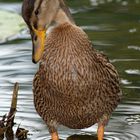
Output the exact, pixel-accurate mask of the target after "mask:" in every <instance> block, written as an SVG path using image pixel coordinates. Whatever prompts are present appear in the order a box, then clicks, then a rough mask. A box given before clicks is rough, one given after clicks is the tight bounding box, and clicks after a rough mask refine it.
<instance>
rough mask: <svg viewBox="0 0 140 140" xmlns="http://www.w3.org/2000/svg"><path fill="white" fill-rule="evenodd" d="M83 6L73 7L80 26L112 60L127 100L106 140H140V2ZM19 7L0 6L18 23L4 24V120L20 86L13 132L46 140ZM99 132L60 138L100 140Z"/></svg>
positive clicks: (0, 73)
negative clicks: (35, 102)
mask: <svg viewBox="0 0 140 140" xmlns="http://www.w3.org/2000/svg"><path fill="white" fill-rule="evenodd" d="M0 2H1V1H0ZM80 2H81V3H79V1H78V0H73V1H69V5H70V7H71V12H72V13H73V17H74V19H75V20H76V23H77V24H78V25H79V26H81V28H83V29H84V30H85V31H86V32H87V34H88V35H89V38H90V39H91V40H92V41H93V44H94V47H95V48H96V49H98V50H100V51H103V52H104V53H105V54H106V55H108V57H109V59H110V60H111V62H112V63H113V64H114V65H115V66H116V68H117V70H118V72H119V74H120V77H121V87H122V89H123V95H124V96H123V100H122V102H121V103H120V105H119V106H118V108H117V109H116V110H115V112H114V113H113V115H112V117H111V119H110V121H109V124H108V126H107V127H106V130H105V140H139V139H140V133H139V132H140V0H133V1H132V0H125V1H124V0H123V1H122V0H90V1H88V0H82V1H80ZM20 6H21V3H4V2H1V3H0V9H1V11H2V10H4V12H6V13H5V17H8V16H10V14H11V16H14V17H15V19H16V20H15V21H16V24H13V23H12V22H15V21H14V20H12V19H11V20H10V22H9V21H7V20H6V19H7V18H0V30H1V31H3V30H4V31H5V32H6V33H4V31H3V33H1V32H0V42H1V44H0V116H2V115H4V114H5V113H7V112H8V111H9V107H10V101H11V95H12V88H13V85H14V83H15V82H19V83H20V90H19V97H18V107H17V110H18V111H17V113H16V118H15V121H16V125H15V128H14V129H15V130H16V129H17V126H18V125H19V124H20V126H21V127H23V128H26V129H28V130H29V135H28V139H29V140H46V139H50V135H49V133H48V130H47V127H46V125H45V124H44V122H43V121H42V119H41V118H40V117H39V116H38V114H37V113H36V111H35V109H34V105H33V95H32V79H33V76H34V74H35V72H36V71H37V68H38V65H34V64H33V63H32V62H31V41H30V38H29V34H28V31H27V30H26V27H25V25H24V23H23V21H22V20H21V18H20V16H19V15H18V14H19V13H20ZM9 11H10V12H9ZM2 12H3V11H2ZM7 12H8V13H7ZM15 13H17V14H15ZM0 16H2V15H1V12H0ZM14 25H15V26H16V27H15V26H14ZM17 26H18V27H19V28H17ZM4 27H5V28H4ZM12 34H13V35H12ZM96 129H97V125H95V126H92V127H90V128H88V129H84V130H71V129H68V128H66V127H63V126H60V127H59V136H60V138H61V139H63V140H65V139H68V140H90V139H92V140H96V139H97V137H96Z"/></svg>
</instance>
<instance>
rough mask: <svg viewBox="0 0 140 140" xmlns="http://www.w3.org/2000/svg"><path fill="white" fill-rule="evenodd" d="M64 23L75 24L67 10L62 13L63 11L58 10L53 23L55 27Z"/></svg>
mask: <svg viewBox="0 0 140 140" xmlns="http://www.w3.org/2000/svg"><path fill="white" fill-rule="evenodd" d="M65 10H66V9H65ZM67 10H68V9H67ZM65 22H68V23H70V24H75V23H74V20H73V18H72V16H71V14H70V12H69V10H68V11H64V10H63V9H59V11H58V13H57V15H56V17H55V23H56V25H61V24H63V23H65Z"/></svg>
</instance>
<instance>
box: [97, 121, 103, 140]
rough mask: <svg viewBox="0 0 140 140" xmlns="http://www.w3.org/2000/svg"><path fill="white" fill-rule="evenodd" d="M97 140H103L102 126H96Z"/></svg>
mask: <svg viewBox="0 0 140 140" xmlns="http://www.w3.org/2000/svg"><path fill="white" fill-rule="evenodd" d="M97 133H98V140H103V137H104V125H99V124H98V131H97Z"/></svg>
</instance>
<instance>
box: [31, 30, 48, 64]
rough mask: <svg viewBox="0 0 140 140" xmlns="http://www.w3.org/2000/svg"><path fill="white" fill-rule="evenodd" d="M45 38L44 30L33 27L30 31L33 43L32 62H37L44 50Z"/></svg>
mask: <svg viewBox="0 0 140 140" xmlns="http://www.w3.org/2000/svg"><path fill="white" fill-rule="evenodd" d="M45 38H46V30H40V31H39V30H36V29H33V32H32V43H33V52H32V61H33V63H37V62H38V61H39V60H40V59H41V57H42V53H43V51H44V46H45Z"/></svg>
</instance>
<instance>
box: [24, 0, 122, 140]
mask: <svg viewBox="0 0 140 140" xmlns="http://www.w3.org/2000/svg"><path fill="white" fill-rule="evenodd" d="M22 16H23V18H24V20H25V22H26V23H27V25H28V27H29V29H30V33H31V37H32V44H33V53H32V61H33V62H34V63H37V62H38V61H39V60H40V65H39V70H38V72H37V73H36V75H35V77H34V80H33V93H34V104H35V108H36V110H37V112H38V113H39V115H40V116H41V117H42V118H43V120H44V121H45V122H46V124H47V126H48V128H49V131H50V133H51V136H52V139H53V140H58V134H57V126H58V124H62V125H65V126H67V127H69V128H73V129H81V128H86V127H89V126H91V125H93V124H95V123H98V140H103V135H104V126H105V125H106V123H107V121H108V119H109V117H110V115H111V113H112V111H113V110H114V109H115V108H116V107H117V105H118V103H119V101H120V98H121V90H120V87H119V78H118V73H117V71H116V69H115V67H114V66H113V65H112V64H111V63H110V62H109V60H108V58H107V57H106V56H105V55H104V54H102V53H100V52H98V51H97V50H95V49H94V48H93V46H92V43H91V42H90V41H89V39H88V36H87V35H86V33H85V32H84V31H83V30H82V29H80V28H79V27H78V26H76V25H75V22H74V20H73V18H72V16H71V14H70V11H69V9H68V7H67V6H66V4H65V2H64V0H24V1H23V6H22ZM52 23H55V24H54V28H53V29H52V31H51V32H50V33H49V34H48V36H47V38H46V42H45V35H46V29H47V28H48V27H49V26H50V25H51V24H52ZM44 46H45V47H44Z"/></svg>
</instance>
